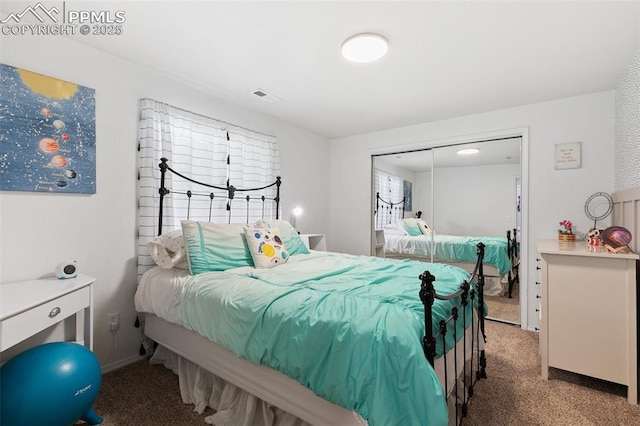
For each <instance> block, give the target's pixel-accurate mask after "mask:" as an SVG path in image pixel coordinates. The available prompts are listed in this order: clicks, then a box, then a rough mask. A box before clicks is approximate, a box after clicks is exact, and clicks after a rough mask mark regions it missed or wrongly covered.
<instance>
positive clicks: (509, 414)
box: [94, 322, 640, 426]
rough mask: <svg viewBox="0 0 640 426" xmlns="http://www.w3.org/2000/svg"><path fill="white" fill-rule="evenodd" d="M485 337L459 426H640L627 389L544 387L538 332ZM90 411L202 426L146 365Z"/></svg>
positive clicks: (159, 370)
mask: <svg viewBox="0 0 640 426" xmlns="http://www.w3.org/2000/svg"><path fill="white" fill-rule="evenodd" d="M486 331H487V338H488V341H487V364H488V365H487V374H488V378H487V379H484V380H482V381H480V382H479V383H478V384H477V385H476V389H475V396H474V397H473V398H472V400H471V404H470V407H469V415H468V417H467V418H466V419H465V420H464V422H463V424H465V425H477V426H491V425H514V426H516V425H517V426H525V425H527V426H528V425H532V426H533V425H553V426H555V425H561V426H573V425H576V426H591V425H603V426H609V425H620V426H622V425H624V426H631V425H640V406H631V405H629V404H627V400H626V387H624V386H620V385H615V384H612V383H608V382H603V381H599V380H595V379H591V378H588V377H583V376H579V375H576V374H571V373H567V372H561V371H559V370H552V372H551V380H549V381H544V380H542V379H541V378H540V357H539V356H538V334H537V333H534V332H529V331H524V330H521V329H520V328H518V327H516V326H512V325H508V324H501V323H494V322H488V323H487V325H486ZM594 344H597V341H594ZM94 408H95V409H96V411H97V412H98V414H100V415H101V416H103V417H104V420H105V421H104V425H105V426H125V425H126V426H130V425H172V426H181V425H203V424H204V417H203V416H200V415H198V414H196V413H195V412H194V411H193V406H191V405H185V404H183V403H182V401H181V399H180V395H179V390H178V379H177V377H176V376H175V375H174V374H173V373H172V372H170V371H169V370H167V369H165V368H164V367H162V366H159V365H150V364H149V363H148V362H146V361H140V362H136V363H134V364H131V365H129V366H126V367H124V368H121V369H119V370H117V371H114V372H111V373H108V374H105V375H104V378H103V382H102V387H101V389H100V393H99V394H98V399H97V400H96V403H95V405H94ZM209 413H210V412H207V414H209ZM403 426H404V425H403Z"/></svg>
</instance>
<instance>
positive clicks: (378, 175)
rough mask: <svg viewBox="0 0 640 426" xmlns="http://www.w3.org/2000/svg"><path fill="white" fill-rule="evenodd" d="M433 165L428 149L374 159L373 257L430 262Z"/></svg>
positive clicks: (430, 152)
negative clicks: (381, 256) (429, 224)
mask: <svg viewBox="0 0 640 426" xmlns="http://www.w3.org/2000/svg"><path fill="white" fill-rule="evenodd" d="M432 163H433V160H432V151H431V150H429V149H424V150H418V151H411V152H401V153H394V154H387V155H379V156H374V157H373V174H374V183H373V192H374V194H373V199H374V241H373V243H374V250H373V252H374V255H384V256H385V257H391V258H400V259H406V258H413V259H418V260H423V261H431V239H430V236H429V235H428V229H427V226H428V225H427V224H428V223H429V222H430V221H431V210H432V207H431V206H432V197H431V187H432V179H431V170H432V167H431V165H432ZM381 246H382V247H383V250H380V247H381ZM376 247H377V249H376Z"/></svg>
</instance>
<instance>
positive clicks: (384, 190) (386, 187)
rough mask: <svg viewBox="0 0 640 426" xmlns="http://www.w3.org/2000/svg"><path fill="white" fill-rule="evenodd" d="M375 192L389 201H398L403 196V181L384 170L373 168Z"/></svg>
mask: <svg viewBox="0 0 640 426" xmlns="http://www.w3.org/2000/svg"><path fill="white" fill-rule="evenodd" d="M375 181H376V193H378V194H380V198H382V199H383V200H385V201H387V202H390V203H398V202H400V201H402V198H403V197H404V187H403V184H404V181H403V180H402V179H401V178H400V177H398V176H395V175H392V174H391V173H388V172H385V171H384V170H380V169H375Z"/></svg>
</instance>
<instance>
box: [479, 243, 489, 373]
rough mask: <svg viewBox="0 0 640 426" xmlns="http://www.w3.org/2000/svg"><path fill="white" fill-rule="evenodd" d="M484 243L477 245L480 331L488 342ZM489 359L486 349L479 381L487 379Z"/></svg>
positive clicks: (483, 353)
mask: <svg viewBox="0 0 640 426" xmlns="http://www.w3.org/2000/svg"><path fill="white" fill-rule="evenodd" d="M484 247H485V245H484V243H481V242H480V243H478V245H477V253H478V262H479V265H478V317H479V318H478V322H479V324H480V331H481V332H482V338H483V339H484V341H485V342H486V341H487V335H486V334H485V332H484V316H485V312H484V267H483V263H484ZM486 367H487V358H486V355H485V352H484V349H483V350H481V351H480V370H479V371H478V373H477V374H478V377H477V378H478V379H480V378H486V377H487V372H486Z"/></svg>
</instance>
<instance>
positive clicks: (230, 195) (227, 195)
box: [158, 158, 282, 235]
mask: <svg viewBox="0 0 640 426" xmlns="http://www.w3.org/2000/svg"><path fill="white" fill-rule="evenodd" d="M160 161H161V163H160V164H159V167H160V189H159V190H158V191H159V193H160V211H159V215H158V235H162V216H163V213H164V198H165V196H167V195H169V194H179V195H184V196H186V197H187V212H186V219H189V218H190V212H191V199H192V197H208V198H209V200H210V202H209V221H211V214H212V211H213V208H214V206H213V201H214V199H223V200H226V211H227V220H228V222H229V223H230V222H231V207H232V201H233V200H234V199H236V193H237V192H243V193H246V195H245V196H244V197H243V198H244V200H245V202H246V203H245V208H246V212H247V214H246V218H247V223H248V222H249V206H250V204H251V203H254V204H258V203H262V215H261V218H262V219H264V218H265V211H266V205H267V203H271V202H273V203H275V218H276V219H279V215H280V185H281V183H282V180H281V179H280V176H278V177H276V180H275V182H273V183H271V184H269V185H265V186H262V187H258V188H236V187H235V186H233V185H231V184H230V183H229V180H227V185H226V186H224V187H223V186H216V185H210V184H207V183H203V182H199V181H197V180H195V179H192V178H190V177H187V176H185V175H183V174H181V173H179V172H177V171H175V170H173V169H172V168H171V167H170V166H169V164H168V161H169V160H167V159H166V158H161V159H160ZM168 171H169V172H171V173H173V174H174V175H176V176H179V177H180V178H182V179H184V180H186V181H189V182H191V183H193V184H196V185H199V186H200V187H206V188H212V189H214V190H219V191H221V192H218V193H215V191H209V192H206V193H204V192H198V191H192V190H187V191H185V192H178V191H172V190H171V189H169V188H167V186H166V176H167V172H168ZM272 187H275V196H273V195H271V196H267V195H265V193H264V192H263V193H260V192H261V191H264V190H266V189H268V188H272ZM251 193H253V195H252V194H251Z"/></svg>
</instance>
